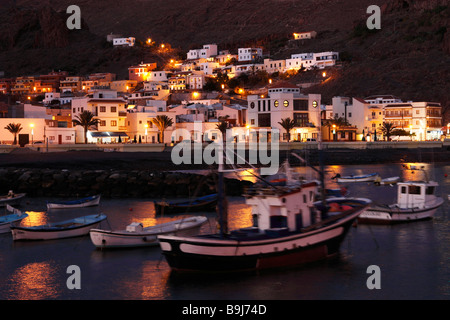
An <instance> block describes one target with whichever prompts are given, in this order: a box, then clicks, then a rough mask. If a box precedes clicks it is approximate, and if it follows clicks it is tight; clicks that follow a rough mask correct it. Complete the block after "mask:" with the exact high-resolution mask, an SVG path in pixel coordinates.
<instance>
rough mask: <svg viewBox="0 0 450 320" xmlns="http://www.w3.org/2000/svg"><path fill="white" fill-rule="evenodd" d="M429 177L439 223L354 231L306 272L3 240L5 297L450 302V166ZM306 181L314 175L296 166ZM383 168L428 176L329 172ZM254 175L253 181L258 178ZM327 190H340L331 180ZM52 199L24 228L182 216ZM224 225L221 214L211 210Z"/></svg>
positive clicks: (239, 217) (374, 193)
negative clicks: (231, 268) (98, 218)
mask: <svg viewBox="0 0 450 320" xmlns="http://www.w3.org/2000/svg"><path fill="white" fill-rule="evenodd" d="M420 165H424V166H425V170H426V172H427V174H428V175H429V177H430V179H434V180H436V181H438V182H439V184H440V187H439V189H438V191H437V193H438V195H440V196H442V197H444V199H445V203H444V205H443V206H442V207H441V208H440V209H439V210H438V212H437V213H436V216H435V219H433V220H429V221H423V222H415V223H409V224H401V225H394V226H367V225H358V226H357V227H355V228H352V229H351V230H350V232H349V234H348V235H347V238H346V239H345V241H344V242H343V244H342V246H341V253H340V256H339V257H338V258H337V259H334V260H331V261H325V262H321V263H316V264H314V265H308V266H304V267H300V268H293V269H285V270H278V271H268V272H266V271H265V272H260V273H247V274H233V275H220V276H219V275H215V276H204V275H201V276H199V275H189V276H186V275H178V274H175V273H172V272H171V270H170V268H169V267H168V265H167V263H166V261H165V260H164V257H163V256H162V255H161V252H160V250H159V247H150V248H140V249H127V250H114V251H106V250H103V251H101V250H98V249H96V248H95V247H94V245H93V244H92V243H91V241H90V239H89V237H88V236H86V237H81V238H72V239H62V240H51V241H38V242H13V241H12V237H11V235H10V234H4V235H0V299H2V300H44V299H45V300H54V299H56V300H69V299H70V300H72V299H73V300H94V299H95V300H98V299H101V300H141V299H146V300H191V299H192V300H198V299H204V300H228V299H231V300H236V299H245V300H254V299H257V300H298V299H302V300H309V299H314V300H316V299H333V300H336V299H449V297H450V268H449V258H450V236H449V231H450V228H449V227H450V225H449V208H450V206H449V202H448V200H447V195H448V194H450V177H445V174H446V173H447V174H448V175H449V176H450V165H433V166H431V165H427V164H420ZM298 170H299V171H300V172H301V173H302V174H304V175H305V176H308V175H311V177H314V176H313V175H312V173H310V170H306V169H304V168H299V169H298ZM371 172H378V173H379V174H380V175H381V176H382V177H391V176H397V175H399V176H401V177H402V178H404V179H422V178H423V175H422V174H423V173H422V172H420V171H415V172H412V171H402V170H401V166H400V165H367V166H331V167H327V175H328V177H331V176H333V175H335V174H336V173H340V174H341V175H347V174H365V173H371ZM250 178H251V176H250ZM328 186H329V187H338V186H337V185H336V184H334V183H331V184H329V185H328ZM348 186H349V190H350V192H351V196H355V197H366V198H370V199H372V200H373V201H374V202H380V203H392V202H393V201H394V200H395V197H396V187H389V186H382V187H376V186H374V185H372V184H368V183H358V184H350V185H349V184H348ZM47 200H48V199H36V198H32V199H27V200H26V201H25V202H24V203H23V204H22V207H21V208H22V210H25V211H27V212H28V213H29V215H30V216H29V217H28V218H26V219H25V220H23V224H24V225H39V224H44V223H47V222H54V221H62V220H66V219H70V218H73V217H77V216H82V215H88V214H94V213H98V212H103V213H105V214H107V216H108V220H107V222H106V223H105V222H104V223H103V225H102V227H104V228H110V227H111V228H113V229H122V228H124V227H125V226H126V225H128V224H130V223H131V222H142V223H143V224H144V226H148V225H154V224H157V223H161V222H165V221H168V220H173V219H177V218H179V217H180V216H177V217H173V216H172V217H162V218H160V217H158V218H156V217H155V215H154V207H153V202H152V200H153V199H140V200H139V199H130V200H124V199H121V200H109V199H103V200H102V203H101V206H99V207H94V208H85V209H78V210H64V211H61V210H54V211H50V212H46V201H47ZM204 214H205V215H207V216H208V217H209V223H208V224H206V225H205V226H204V227H203V228H202V232H211V231H213V230H215V229H216V224H215V213H204ZM230 216H231V221H230V228H231V229H235V228H239V227H245V226H249V225H251V212H250V210H249V208H248V207H247V206H246V205H245V202H244V199H243V198H241V197H235V198H231V199H230ZM71 265H77V266H79V267H80V270H81V289H80V290H69V289H68V288H67V285H66V281H67V279H68V277H69V276H70V274H68V273H67V268H68V266H71ZM370 265H377V266H379V267H380V269H381V289H380V290H369V289H368V288H367V286H366V281H367V278H368V277H369V274H367V268H368V266H370Z"/></svg>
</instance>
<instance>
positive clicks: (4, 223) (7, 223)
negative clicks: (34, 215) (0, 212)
mask: <svg viewBox="0 0 450 320" xmlns="http://www.w3.org/2000/svg"><path fill="white" fill-rule="evenodd" d="M6 211H7V212H8V214H7V215H4V216H1V217H0V233H8V232H10V231H11V224H14V223H17V222H19V221H21V220H23V219H25V218H26V217H28V214H27V213H23V212H22V211H20V210H18V209H16V208H13V207H11V206H10V205H9V204H8V205H6Z"/></svg>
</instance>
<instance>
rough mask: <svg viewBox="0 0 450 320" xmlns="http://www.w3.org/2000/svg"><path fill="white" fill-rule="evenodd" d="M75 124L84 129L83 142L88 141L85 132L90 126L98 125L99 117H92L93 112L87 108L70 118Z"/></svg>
mask: <svg viewBox="0 0 450 320" xmlns="http://www.w3.org/2000/svg"><path fill="white" fill-rule="evenodd" d="M72 122H73V124H74V125H75V126H81V127H83V129H84V143H86V144H87V143H88V139H87V132H88V130H89V128H90V127H93V126H96V125H98V123H99V122H100V119H98V118H94V114H93V113H92V112H90V111H89V110H84V111H83V112H82V113H80V114H79V115H77V116H76V117H75V119H74V120H72Z"/></svg>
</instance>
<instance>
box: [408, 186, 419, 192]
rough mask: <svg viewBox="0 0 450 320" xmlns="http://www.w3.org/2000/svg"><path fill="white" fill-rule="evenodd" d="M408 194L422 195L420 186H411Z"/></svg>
mask: <svg viewBox="0 0 450 320" xmlns="http://www.w3.org/2000/svg"><path fill="white" fill-rule="evenodd" d="M408 193H409V194H420V187H419V186H409V190H408Z"/></svg>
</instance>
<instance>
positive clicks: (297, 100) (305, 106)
mask: <svg viewBox="0 0 450 320" xmlns="http://www.w3.org/2000/svg"><path fill="white" fill-rule="evenodd" d="M247 100H248V111H247V118H248V119H247V123H248V125H249V126H250V127H251V128H265V129H269V130H270V129H278V130H279V132H280V140H282V141H287V140H288V137H287V134H286V130H285V129H283V127H282V126H281V125H280V124H279V122H281V121H282V119H286V118H290V119H293V120H294V121H295V123H296V127H295V128H294V129H293V130H292V131H291V132H290V134H291V135H290V139H291V140H296V141H307V140H308V139H313V140H317V139H318V138H319V124H320V121H321V119H320V115H321V108H320V105H321V95H320V94H309V95H302V94H301V93H300V88H299V87H297V86H294V85H292V84H290V83H287V82H280V83H276V84H274V85H272V86H270V87H269V90H268V93H267V95H249V96H248V97H247Z"/></svg>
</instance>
